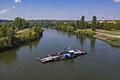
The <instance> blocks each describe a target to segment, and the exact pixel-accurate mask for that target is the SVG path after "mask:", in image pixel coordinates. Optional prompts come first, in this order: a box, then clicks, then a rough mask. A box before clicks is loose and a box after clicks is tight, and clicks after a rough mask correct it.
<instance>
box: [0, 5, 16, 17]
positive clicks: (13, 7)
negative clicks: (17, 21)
mask: <svg viewBox="0 0 120 80" xmlns="http://www.w3.org/2000/svg"><path fill="white" fill-rule="evenodd" d="M15 8H17V7H16V6H12V7H10V8H5V9H3V10H1V11H0V15H2V14H5V13H7V12H10V11H11V10H12V9H15Z"/></svg>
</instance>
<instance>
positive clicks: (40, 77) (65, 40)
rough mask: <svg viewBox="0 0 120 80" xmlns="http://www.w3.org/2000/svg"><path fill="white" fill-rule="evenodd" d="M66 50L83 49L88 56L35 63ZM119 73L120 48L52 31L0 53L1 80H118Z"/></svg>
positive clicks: (95, 40)
mask: <svg viewBox="0 0 120 80" xmlns="http://www.w3.org/2000/svg"><path fill="white" fill-rule="evenodd" d="M67 47H71V48H74V49H80V48H83V49H84V50H85V51H86V52H87V53H88V54H87V55H84V56H81V57H78V58H75V59H72V60H67V61H58V62H53V63H47V64H41V63H40V62H39V61H38V60H37V57H44V56H46V55H48V54H51V53H55V52H58V51H60V50H62V49H64V48H67ZM119 74H120V48H114V47H112V46H110V45H109V44H107V43H106V42H104V41H102V40H98V39H94V38H86V37H81V36H76V35H74V34H71V33H65V32H60V31H56V30H51V29H45V31H44V33H43V36H42V37H41V38H40V39H39V40H36V41H33V42H31V43H30V44H27V45H23V46H21V47H19V48H17V49H14V50H10V51H6V52H2V53H0V80H120V75H119Z"/></svg>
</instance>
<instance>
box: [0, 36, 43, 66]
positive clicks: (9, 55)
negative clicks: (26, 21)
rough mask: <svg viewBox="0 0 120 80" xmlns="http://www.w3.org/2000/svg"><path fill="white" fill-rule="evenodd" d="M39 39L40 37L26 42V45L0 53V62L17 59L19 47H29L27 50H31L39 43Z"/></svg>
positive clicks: (10, 61) (11, 61)
mask: <svg viewBox="0 0 120 80" xmlns="http://www.w3.org/2000/svg"><path fill="white" fill-rule="evenodd" d="M40 40H41V38H40V39H38V40H35V41H33V42H31V43H29V44H28V43H27V44H26V45H23V46H20V47H19V48H16V49H13V50H10V51H5V52H2V53H0V63H5V64H11V63H13V62H14V61H16V60H17V52H18V51H19V50H20V49H21V48H29V50H30V51H31V50H32V49H33V48H36V47H37V46H38V45H39V44H38V43H40Z"/></svg>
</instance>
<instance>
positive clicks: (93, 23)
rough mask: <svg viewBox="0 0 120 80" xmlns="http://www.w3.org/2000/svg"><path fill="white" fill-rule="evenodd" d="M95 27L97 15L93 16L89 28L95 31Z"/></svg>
mask: <svg viewBox="0 0 120 80" xmlns="http://www.w3.org/2000/svg"><path fill="white" fill-rule="evenodd" d="M96 27H97V17H96V16H93V19H92V26H91V28H92V30H93V31H95V28H96Z"/></svg>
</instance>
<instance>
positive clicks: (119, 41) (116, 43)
mask: <svg viewBox="0 0 120 80" xmlns="http://www.w3.org/2000/svg"><path fill="white" fill-rule="evenodd" d="M107 42H108V43H109V44H111V45H112V46H116V47H120V39H117V38H114V39H110V40H108V41H107Z"/></svg>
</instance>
